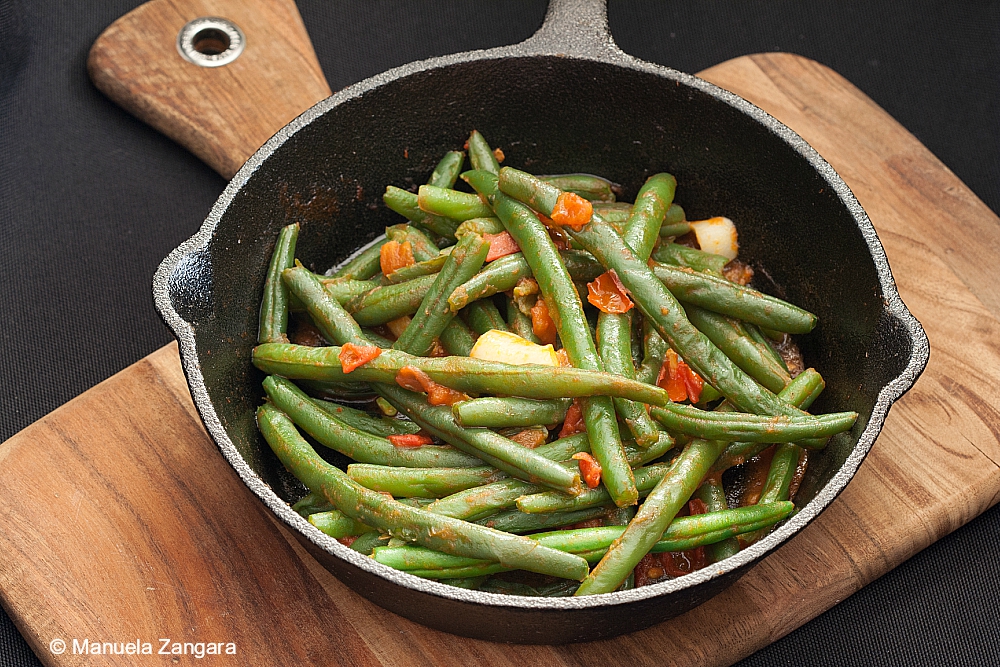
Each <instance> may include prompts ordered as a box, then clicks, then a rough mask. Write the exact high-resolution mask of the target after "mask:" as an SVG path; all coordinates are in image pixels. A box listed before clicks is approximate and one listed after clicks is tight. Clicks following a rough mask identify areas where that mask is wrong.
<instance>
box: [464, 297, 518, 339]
mask: <svg viewBox="0 0 1000 667" xmlns="http://www.w3.org/2000/svg"><path fill="white" fill-rule="evenodd" d="M462 314H463V315H464V316H465V321H466V323H468V325H469V326H470V327H472V329H473V331H475V332H476V333H477V334H479V335H483V334H484V333H486V332H487V331H489V330H491V329H498V330H500V331H510V328H509V327H508V326H507V323H506V322H504V319H503V315H501V314H500V311H499V310H498V309H497V307H496V306H495V305H494V304H493V302H492V301H490V300H489V299H481V300H479V301H474V302H473V303H470V304H469V305H468V306H466V307H465V308H464V309H463V310H462Z"/></svg>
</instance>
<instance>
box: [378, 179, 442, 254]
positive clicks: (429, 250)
mask: <svg viewBox="0 0 1000 667" xmlns="http://www.w3.org/2000/svg"><path fill="white" fill-rule="evenodd" d="M421 187H423V186H421ZM385 235H386V238H388V239H389V240H390V241H396V242H397V243H409V244H410V248H411V249H412V250H413V259H415V260H417V261H418V262H425V261H427V260H429V259H434V258H435V257H437V256H438V255H439V254H440V253H441V251H440V250H439V249H438V247H437V245H436V244H435V243H434V241H431V240H430V238H428V237H427V235H426V234H424V233H423V232H422V231H420V230H419V229H417V228H416V227H414V226H413V225H407V224H402V225H393V226H392V227H386V228H385Z"/></svg>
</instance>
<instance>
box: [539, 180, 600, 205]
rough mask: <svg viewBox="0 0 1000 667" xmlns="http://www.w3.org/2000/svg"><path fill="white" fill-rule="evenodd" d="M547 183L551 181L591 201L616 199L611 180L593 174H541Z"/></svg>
mask: <svg viewBox="0 0 1000 667" xmlns="http://www.w3.org/2000/svg"><path fill="white" fill-rule="evenodd" d="M538 178H540V179H542V180H543V181H545V182H546V183H551V184H552V185H554V186H556V187H557V188H559V189H560V190H563V191H565V192H573V193H575V194H578V195H580V196H581V197H583V198H584V199H589V200H590V201H604V202H613V201H614V200H615V193H614V190H612V189H611V187H612V185H614V184H613V183H612V182H611V181H609V180H608V179H606V178H601V177H600V176H593V175H591V174H558V175H555V176H539V177H538Z"/></svg>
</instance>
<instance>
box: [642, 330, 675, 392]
mask: <svg viewBox="0 0 1000 667" xmlns="http://www.w3.org/2000/svg"><path fill="white" fill-rule="evenodd" d="M668 347H669V346H668V345H667V344H666V343H665V342H664V341H663V339H662V338H660V334H658V333H656V329H655V328H653V325H652V324H650V323H649V320H647V319H646V318H643V319H642V350H643V355H642V364H641V365H640V366H639V368H638V369H636V371H635V379H636V380H638V381H639V382H645V383H646V384H656V380H657V378H658V377H659V376H660V369H661V368H662V367H663V358H664V357H665V356H666V355H667V348H668Z"/></svg>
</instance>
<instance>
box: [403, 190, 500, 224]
mask: <svg viewBox="0 0 1000 667" xmlns="http://www.w3.org/2000/svg"><path fill="white" fill-rule="evenodd" d="M417 205H418V206H420V210H421V211H425V212H427V213H431V214H434V215H443V216H445V217H448V218H451V219H452V220H462V221H465V220H471V219H473V218H488V217H491V216H492V215H493V209H491V208H490V207H489V205H487V204H486V203H485V202H483V200H482V199H480V198H479V197H477V196H476V195H474V194H471V193H468V192H459V191H458V190H450V189H448V188H436V187H434V186H433V185H421V186H420V189H419V190H417Z"/></svg>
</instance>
